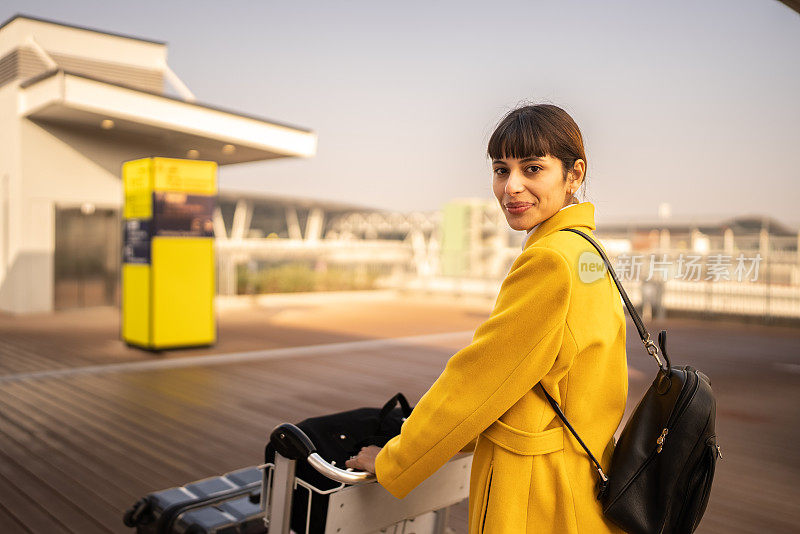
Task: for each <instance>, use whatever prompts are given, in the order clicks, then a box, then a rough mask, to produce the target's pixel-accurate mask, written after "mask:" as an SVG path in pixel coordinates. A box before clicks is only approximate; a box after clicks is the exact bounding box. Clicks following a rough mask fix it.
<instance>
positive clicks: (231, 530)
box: [123, 467, 267, 534]
mask: <svg viewBox="0 0 800 534" xmlns="http://www.w3.org/2000/svg"><path fill="white" fill-rule="evenodd" d="M261 480H262V471H261V470H260V469H259V468H258V467H246V468H244V469H239V470H237V471H232V472H230V473H226V474H224V475H222V476H218V477H211V478H206V479H203V480H198V481H197V482H192V483H191V484H187V485H185V486H181V487H175V488H170V489H166V490H162V491H157V492H155V493H151V494H149V495H147V496H146V497H143V498H142V499H139V501H137V502H136V504H134V505H133V507H132V508H130V509H129V510H128V511H127V512H125V516H124V517H123V522H124V523H125V525H127V526H129V527H136V532H137V533H138V534H172V533H175V534H178V533H181V534H190V533H191V534H264V533H266V532H267V529H266V526H265V525H264V520H263V518H264V514H263V511H262V510H261V508H260V506H259V499H260V490H261Z"/></svg>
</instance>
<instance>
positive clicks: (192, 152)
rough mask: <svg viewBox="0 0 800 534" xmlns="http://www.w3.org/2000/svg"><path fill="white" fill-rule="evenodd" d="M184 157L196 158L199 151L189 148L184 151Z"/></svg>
mask: <svg viewBox="0 0 800 534" xmlns="http://www.w3.org/2000/svg"><path fill="white" fill-rule="evenodd" d="M186 157H187V158H190V159H197V158H199V157H200V152H198V151H197V150H195V149H191V150H189V151H188V152H186Z"/></svg>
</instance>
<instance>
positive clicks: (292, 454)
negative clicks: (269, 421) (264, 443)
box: [269, 423, 375, 484]
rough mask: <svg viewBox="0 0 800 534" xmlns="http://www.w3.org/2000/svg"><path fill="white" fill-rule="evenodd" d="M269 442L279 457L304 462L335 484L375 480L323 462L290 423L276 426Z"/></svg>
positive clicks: (370, 476) (311, 443) (306, 437)
mask: <svg viewBox="0 0 800 534" xmlns="http://www.w3.org/2000/svg"><path fill="white" fill-rule="evenodd" d="M269 440H270V442H271V443H272V446H273V447H275V450H276V451H277V452H278V453H279V454H280V455H281V456H285V457H286V458H289V459H290V460H300V459H303V460H306V461H308V463H309V464H310V465H311V466H312V467H313V468H314V469H316V470H317V471H319V472H320V473H322V474H323V475H325V476H326V477H328V478H330V479H331V480H335V481H336V482H341V483H344V484H358V483H359V482H371V481H373V480H375V474H373V473H370V472H368V471H351V470H350V468H348V470H344V469H339V468H338V467H336V466H334V465H331V464H330V463H328V462H327V461H325V460H324V459H323V458H322V457H321V456H320V455H319V454H317V448H316V447H315V446H314V443H313V442H312V441H311V439H309V437H308V436H307V435H306V433H305V432H303V431H302V430H300V429H299V428H298V427H296V426H295V425H293V424H291V423H283V424H280V425H278V426H276V427H275V429H274V430H273V431H272V434H270V437H269Z"/></svg>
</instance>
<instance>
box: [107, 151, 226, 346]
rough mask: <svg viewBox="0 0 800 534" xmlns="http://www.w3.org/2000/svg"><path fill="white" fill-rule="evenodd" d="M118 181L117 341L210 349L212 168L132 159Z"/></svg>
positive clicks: (204, 163) (214, 178) (188, 162)
mask: <svg viewBox="0 0 800 534" xmlns="http://www.w3.org/2000/svg"><path fill="white" fill-rule="evenodd" d="M122 182H123V186H124V194H125V206H124V210H123V213H124V225H125V243H124V245H123V246H124V248H123V266H122V332H121V334H122V339H123V341H125V342H126V343H128V344H130V345H134V346H139V347H142V348H145V349H150V350H161V349H168V348H177V347H187V346H201V345H212V344H214V343H215V342H216V321H215V317H214V294H215V292H216V291H215V287H214V286H215V267H214V237H213V231H212V228H213V224H212V216H213V210H214V207H215V206H216V193H217V164H216V163H215V162H213V161H197V160H181V159H172V158H145V159H140V160H134V161H129V162H126V163H125V164H123V167H122Z"/></svg>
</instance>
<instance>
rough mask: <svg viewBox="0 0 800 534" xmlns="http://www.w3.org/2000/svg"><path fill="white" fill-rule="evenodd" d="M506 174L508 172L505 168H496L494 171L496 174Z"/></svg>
mask: <svg viewBox="0 0 800 534" xmlns="http://www.w3.org/2000/svg"><path fill="white" fill-rule="evenodd" d="M505 172H506V170H505V169H504V168H502V167H498V168H496V169H495V170H494V173H495V174H504V173H505Z"/></svg>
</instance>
